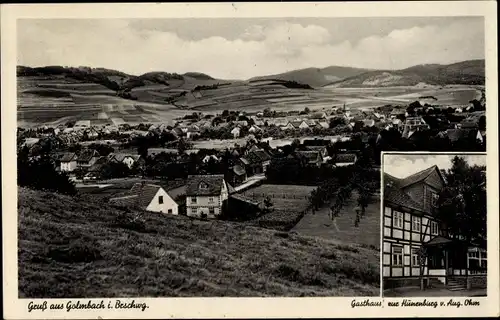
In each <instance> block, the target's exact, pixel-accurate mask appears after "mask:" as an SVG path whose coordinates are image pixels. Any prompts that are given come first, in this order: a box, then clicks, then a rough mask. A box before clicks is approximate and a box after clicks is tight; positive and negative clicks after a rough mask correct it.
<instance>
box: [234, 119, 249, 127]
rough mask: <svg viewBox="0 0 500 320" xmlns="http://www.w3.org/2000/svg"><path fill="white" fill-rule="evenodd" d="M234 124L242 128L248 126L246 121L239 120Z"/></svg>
mask: <svg viewBox="0 0 500 320" xmlns="http://www.w3.org/2000/svg"><path fill="white" fill-rule="evenodd" d="M234 124H236V125H238V126H242V127H247V126H248V121H246V120H240V121H234Z"/></svg>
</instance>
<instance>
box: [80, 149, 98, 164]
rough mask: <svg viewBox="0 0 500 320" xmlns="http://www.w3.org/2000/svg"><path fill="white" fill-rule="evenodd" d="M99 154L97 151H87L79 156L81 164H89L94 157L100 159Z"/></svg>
mask: <svg viewBox="0 0 500 320" xmlns="http://www.w3.org/2000/svg"><path fill="white" fill-rule="evenodd" d="M98 156H99V154H98V153H97V151H95V150H85V151H83V152H82V153H81V154H80V155H79V156H78V161H79V162H89V161H90V160H92V158H94V157H98Z"/></svg>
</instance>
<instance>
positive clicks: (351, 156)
mask: <svg viewBox="0 0 500 320" xmlns="http://www.w3.org/2000/svg"><path fill="white" fill-rule="evenodd" d="M332 161H333V163H334V165H335V166H336V167H345V166H350V165H353V164H355V163H356V161H357V156H356V154H355V153H338V154H336V155H335V156H333V160H332Z"/></svg>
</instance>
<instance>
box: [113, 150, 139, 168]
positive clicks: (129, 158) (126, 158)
mask: <svg viewBox="0 0 500 320" xmlns="http://www.w3.org/2000/svg"><path fill="white" fill-rule="evenodd" d="M108 161H110V162H121V163H123V164H125V165H127V167H128V168H129V169H131V168H132V167H133V166H134V163H136V162H138V161H143V159H142V157H141V156H140V155H138V154H127V153H110V154H109V155H108Z"/></svg>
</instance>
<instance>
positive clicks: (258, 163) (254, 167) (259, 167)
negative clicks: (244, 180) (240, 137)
mask: <svg viewBox="0 0 500 320" xmlns="http://www.w3.org/2000/svg"><path fill="white" fill-rule="evenodd" d="M240 162H241V165H242V166H243V167H244V168H245V171H246V174H247V176H253V175H256V174H261V173H265V172H266V171H267V167H268V166H269V164H270V163H271V156H269V154H268V153H267V152H265V151H264V150H256V151H250V152H248V153H247V154H246V155H244V156H243V157H241V158H240Z"/></svg>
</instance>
